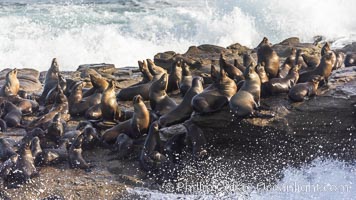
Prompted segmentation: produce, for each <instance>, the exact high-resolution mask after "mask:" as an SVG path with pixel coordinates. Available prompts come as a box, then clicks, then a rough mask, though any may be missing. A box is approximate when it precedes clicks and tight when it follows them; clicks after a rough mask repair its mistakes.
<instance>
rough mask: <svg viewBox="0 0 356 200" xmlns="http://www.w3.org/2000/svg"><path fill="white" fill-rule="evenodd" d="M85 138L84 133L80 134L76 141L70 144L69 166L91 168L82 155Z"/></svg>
mask: <svg viewBox="0 0 356 200" xmlns="http://www.w3.org/2000/svg"><path fill="white" fill-rule="evenodd" d="M83 139H84V135H79V136H78V137H77V139H76V140H75V141H74V143H73V144H72V145H71V146H70V148H69V151H68V155H69V156H68V160H69V166H70V167H71V168H79V169H86V170H87V169H89V168H91V167H92V166H90V165H89V164H88V163H87V162H86V161H85V160H84V158H83V155H82V152H83V150H82V142H83Z"/></svg>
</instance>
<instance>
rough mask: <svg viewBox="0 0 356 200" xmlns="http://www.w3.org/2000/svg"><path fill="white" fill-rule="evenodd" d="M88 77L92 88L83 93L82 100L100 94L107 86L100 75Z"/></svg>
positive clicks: (106, 82)
mask: <svg viewBox="0 0 356 200" xmlns="http://www.w3.org/2000/svg"><path fill="white" fill-rule="evenodd" d="M89 77H90V82H91V84H92V85H93V87H92V88H90V89H89V90H88V91H85V92H84V93H83V98H85V97H89V96H91V95H93V94H95V93H100V94H101V93H103V92H104V91H105V90H106V88H107V87H108V86H109V83H108V81H107V80H106V79H105V78H103V77H101V76H100V75H94V74H90V75H89Z"/></svg>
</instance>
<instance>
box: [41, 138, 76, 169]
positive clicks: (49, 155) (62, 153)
mask: <svg viewBox="0 0 356 200" xmlns="http://www.w3.org/2000/svg"><path fill="white" fill-rule="evenodd" d="M68 147H69V141H68V140H67V139H64V140H62V141H61V142H60V144H59V147H58V148H56V149H52V148H51V149H43V150H42V152H41V153H40V154H38V156H37V157H35V164H36V166H38V165H40V166H41V165H51V164H56V163H59V162H63V161H67V160H68V150H67V149H68Z"/></svg>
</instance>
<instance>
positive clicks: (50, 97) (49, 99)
mask: <svg viewBox="0 0 356 200" xmlns="http://www.w3.org/2000/svg"><path fill="white" fill-rule="evenodd" d="M60 88H61V86H60V85H59V83H57V85H56V86H55V87H53V88H52V89H50V90H49V91H48V93H47V95H46V97H45V98H44V106H50V105H52V104H54V102H55V101H56V97H57V95H58V93H59V89H60Z"/></svg>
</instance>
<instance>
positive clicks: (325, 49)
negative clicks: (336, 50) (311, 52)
mask: <svg viewBox="0 0 356 200" xmlns="http://www.w3.org/2000/svg"><path fill="white" fill-rule="evenodd" d="M329 51H331V47H330V43H329V42H325V44H324V45H323V47H322V48H321V51H320V54H321V56H322V57H323V56H324V55H325V54H327V53H328V52H329Z"/></svg>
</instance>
